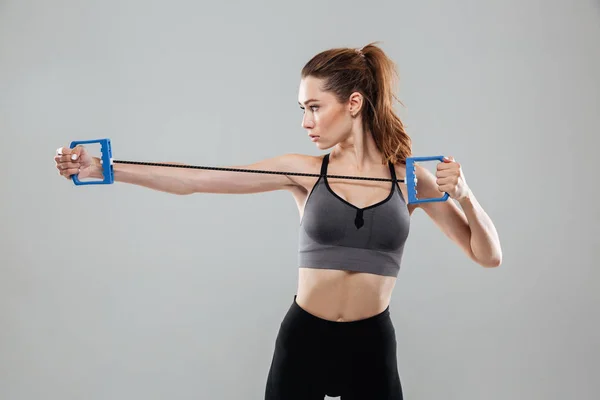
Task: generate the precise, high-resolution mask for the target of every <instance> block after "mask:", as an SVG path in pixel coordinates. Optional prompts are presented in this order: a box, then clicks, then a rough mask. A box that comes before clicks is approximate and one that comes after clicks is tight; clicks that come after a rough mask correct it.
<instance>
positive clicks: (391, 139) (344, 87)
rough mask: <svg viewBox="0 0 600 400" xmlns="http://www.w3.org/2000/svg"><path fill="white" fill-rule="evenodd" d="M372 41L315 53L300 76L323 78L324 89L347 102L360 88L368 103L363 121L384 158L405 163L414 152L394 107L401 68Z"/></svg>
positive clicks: (363, 114) (384, 160)
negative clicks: (366, 43) (357, 47)
mask: <svg viewBox="0 0 600 400" xmlns="http://www.w3.org/2000/svg"><path fill="white" fill-rule="evenodd" d="M376 43H377V42H374V43H370V44H368V45H366V46H365V47H363V48H362V49H360V50H359V49H352V48H334V49H329V50H325V51H323V52H321V53H318V54H317V55H315V56H314V57H313V58H312V59H311V60H310V61H309V62H308V63H306V65H305V66H304V68H302V73H301V77H302V78H306V77H308V76H312V77H315V78H318V79H323V80H324V85H323V88H322V89H323V90H324V91H328V92H332V93H333V94H335V95H336V97H337V98H338V100H339V101H340V102H345V101H346V100H347V99H348V98H349V97H350V95H351V94H352V93H353V92H360V93H361V94H362V95H363V97H364V99H365V104H364V105H363V107H362V110H361V116H362V119H363V123H364V124H365V127H366V129H367V130H369V131H370V132H371V134H372V135H373V139H374V140H375V144H376V145H377V148H378V149H379V150H380V151H381V152H382V153H383V160H382V162H383V163H384V164H385V163H387V162H388V161H391V162H392V163H394V164H396V163H397V162H401V163H404V162H405V160H406V157H409V156H410V155H411V139H410V137H409V136H408V135H407V134H406V132H405V130H404V124H403V123H402V121H401V120H400V118H399V117H398V116H397V115H396V113H395V112H394V109H393V100H394V99H395V100H397V101H398V102H399V103H400V104H402V103H401V102H400V100H398V98H397V97H396V95H395V94H394V89H395V86H396V83H397V78H398V72H397V70H396V64H395V63H394V62H393V61H392V60H391V59H390V58H389V57H388V56H387V55H386V54H385V53H384V52H383V50H381V48H379V47H378V46H376Z"/></svg>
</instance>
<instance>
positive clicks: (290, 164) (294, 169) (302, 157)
mask: <svg viewBox="0 0 600 400" xmlns="http://www.w3.org/2000/svg"><path fill="white" fill-rule="evenodd" d="M323 157H324V155H320V156H312V155H307V154H300V153H286V154H283V155H281V156H279V157H278V159H279V161H278V164H279V165H278V168H279V170H280V171H286V172H291V173H300V174H319V172H320V171H321V164H322V162H323ZM289 179H290V180H292V181H293V182H294V184H295V185H296V186H299V187H301V188H305V189H306V188H309V187H312V185H314V183H315V182H316V179H317V178H316V177H312V176H298V175H290V176H289Z"/></svg>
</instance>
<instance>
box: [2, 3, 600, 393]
mask: <svg viewBox="0 0 600 400" xmlns="http://www.w3.org/2000/svg"><path fill="white" fill-rule="evenodd" d="M599 38H600V5H599V3H598V2H596V1H583V0H579V1H565V0H563V1H557V0H550V1H548V0H547V1H539V0H538V1H533V0H527V1H524V0H519V1H517V0H511V1H505V0H504V1H498V0H496V1H488V2H481V1H474V0H470V1H469V0H461V1H454V2H447V1H432V0H428V1H423V0H421V1H418V2H417V1H413V2H392V1H389V2H384V1H372V2H371V3H370V4H369V5H368V6H367V5H366V2H352V3H351V2H348V1H336V2H332V1H327V2H325V1H303V2H282V1H279V2H276V1H258V2H256V1H255V2H242V1H236V2H232V1H228V2H222V3H218V2H197V1H169V2H166V1H165V2H158V1H140V0H126V1H123V0H120V1H94V2H90V1H88V2H81V1H74V0H70V1H68V0H64V1H53V2H45V1H23V0H21V1H1V2H0V132H1V133H0V134H1V139H2V141H1V145H2V148H3V156H2V157H1V158H0V165H1V168H2V173H1V175H0V179H1V186H0V187H1V188H2V196H1V199H2V200H1V205H2V206H1V207H0V218H1V219H0V220H1V221H2V222H1V227H2V229H1V233H2V241H0V263H1V269H0V273H1V275H0V398H1V399H6V400H17V399H27V400H29V399H89V400H96V399H111V400H112V399H148V400H150V399H167V398H168V399H179V400H184V399H261V398H262V396H263V392H264V383H265V379H266V374H267V371H268V367H269V363H270V359H271V356H272V351H273V345H274V339H275V336H276V334H277V329H278V327H279V323H280V321H281V318H282V317H283V315H284V313H285V312H286V310H287V308H288V307H289V305H290V303H291V301H292V298H293V295H294V293H295V289H296V278H297V266H296V238H297V228H298V214H297V209H296V206H295V203H294V201H293V200H292V197H291V195H289V194H288V193H284V192H273V193H263V194H256V195H238V196H233V195H214V194H204V195H193V196H187V197H186V196H184V197H177V196H174V195H169V194H165V193H160V192H153V191H150V190H148V189H145V188H141V187H134V186H129V185H124V184H115V185H112V186H88V187H75V186H73V185H72V184H71V183H70V182H67V181H66V180H64V179H63V178H62V177H60V176H59V175H58V174H57V171H56V169H55V168H54V161H53V156H54V152H55V149H56V148H57V147H59V146H62V145H68V143H69V142H70V141H71V140H80V139H94V138H98V137H109V138H111V140H112V142H113V150H114V157H115V158H116V159H129V160H152V161H180V162H187V163H193V164H200V165H218V166H226V165H242V164H246V163H250V162H254V161H257V160H260V159H263V158H266V157H271V156H274V155H278V154H282V153H287V152H298V153H306V154H315V155H316V154H320V153H319V151H318V150H317V149H316V148H315V147H314V145H313V144H312V143H310V142H309V141H308V140H307V138H306V134H305V132H304V131H303V129H302V128H301V126H300V124H301V117H302V112H301V110H300V109H299V108H298V105H297V95H298V84H299V73H300V69H301V67H302V66H303V65H304V63H305V62H306V61H308V59H310V57H312V56H313V55H314V54H316V53H317V52H319V51H321V50H324V49H326V48H331V47H338V46H350V47H360V46H363V45H365V44H367V43H368V42H371V41H381V46H382V47H383V48H384V50H385V51H386V52H387V53H388V54H389V55H390V57H392V58H393V59H394V61H396V62H397V63H398V67H399V71H400V74H401V77H402V81H401V86H400V97H401V99H402V101H403V102H404V104H405V105H406V108H401V107H398V111H399V112H400V113H401V115H402V117H403V118H404V121H405V123H406V125H407V129H408V131H409V133H410V135H411V137H412V138H413V140H414V152H415V154H416V155H438V154H445V155H452V156H454V157H455V158H456V159H457V161H459V162H461V163H462V165H463V169H464V172H465V176H466V179H467V182H468V184H469V185H470V186H471V188H472V189H473V191H474V193H475V194H476V196H477V198H478V199H479V200H480V202H481V204H482V205H483V206H484V208H485V210H486V211H487V212H488V213H489V214H490V216H491V217H492V218H493V220H494V222H495V224H496V226H497V228H498V231H499V233H500V237H501V240H502V246H503V251H504V263H503V265H502V266H501V267H500V268H497V269H484V268H481V267H479V266H478V265H476V264H475V263H473V262H471V261H469V260H468V259H467V258H466V256H465V255H464V254H462V253H461V251H460V250H459V249H458V247H457V246H455V245H454V244H452V243H451V242H450V241H449V240H448V239H447V238H446V237H445V236H443V235H442V234H441V232H440V231H439V230H438V229H437V228H436V227H435V225H434V224H433V223H432V222H431V221H430V220H429V219H428V217H427V216H426V215H425V214H424V213H423V212H417V213H416V214H415V215H414V218H413V225H412V232H411V237H410V239H409V242H408V244H407V248H406V253H405V257H404V261H403V266H402V269H401V272H400V276H399V280H398V284H397V287H396V290H395V293H394V296H393V300H392V304H391V311H392V316H393V319H394V322H395V324H396V329H397V334H398V345H399V347H398V357H399V369H400V373H401V378H402V382H403V387H404V392H405V397H406V398H407V399H411V400H416V399H427V400H429V399H442V398H443V399H447V400H449V399H457V400H459V399H460V400H471V399H473V400H475V399H478V400H479V399H486V400H496V399H498V400H499V399H508V398H510V399H545V400H550V399H565V398H572V399H580V400H583V399H590V400H591V399H597V398H598V393H599V392H600V383H599V382H598V376H599V374H600V366H599V365H598V359H599V357H600V332H599V317H598V315H599V313H598V311H597V308H598V302H599V301H600V294H599V291H598V278H599V277H600V276H599V275H600V274H599V272H598V271H599V267H600V266H599V263H598V255H599V254H598V245H600V240H599V236H600V235H599V234H598V228H597V226H598V223H599V222H600V216H599V211H598V206H597V204H598V203H597V202H598V194H599V193H598V192H599V191H598V179H597V176H596V174H595V173H594V172H596V169H597V165H598V163H597V158H596V155H597V148H598V146H599V145H600V141H599V139H598V126H599V125H600V112H599V109H600V90H599V89H600V76H599V74H598V72H599V71H600V45H599V41H600V40H599ZM240 179H242V178H241V177H240Z"/></svg>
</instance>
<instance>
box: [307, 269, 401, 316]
mask: <svg viewBox="0 0 600 400" xmlns="http://www.w3.org/2000/svg"><path fill="white" fill-rule="evenodd" d="M395 284H396V278H395V277H392V276H381V275H374V274H368V273H362V272H349V271H344V270H329V269H314V268H300V270H299V276H298V291H297V296H296V302H297V303H298V305H299V306H300V307H301V308H303V309H304V310H305V311H307V312H309V313H310V314H313V315H315V316H317V317H319V318H322V319H326V320H330V321H338V322H349V321H357V320H361V319H365V318H369V317H372V316H373V315H377V314H379V313H381V312H383V311H384V310H385V309H386V308H387V306H388V305H389V303H390V299H391V296H392V292H393V289H394V285H395Z"/></svg>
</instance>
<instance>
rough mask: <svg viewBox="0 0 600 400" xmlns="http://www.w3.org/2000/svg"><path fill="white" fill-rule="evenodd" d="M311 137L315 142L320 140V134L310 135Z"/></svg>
mask: <svg viewBox="0 0 600 400" xmlns="http://www.w3.org/2000/svg"><path fill="white" fill-rule="evenodd" d="M308 136H309V137H310V140H311V141H313V142H316V141H317V140H319V136H317V135H308Z"/></svg>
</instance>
